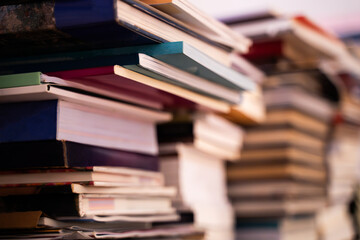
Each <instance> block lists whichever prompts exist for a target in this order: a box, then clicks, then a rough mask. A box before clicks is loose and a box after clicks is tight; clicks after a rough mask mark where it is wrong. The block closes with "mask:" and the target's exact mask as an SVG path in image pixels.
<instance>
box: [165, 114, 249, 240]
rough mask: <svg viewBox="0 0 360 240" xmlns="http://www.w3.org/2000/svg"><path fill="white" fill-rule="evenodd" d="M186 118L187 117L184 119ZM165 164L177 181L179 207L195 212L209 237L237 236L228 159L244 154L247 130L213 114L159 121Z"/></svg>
mask: <svg viewBox="0 0 360 240" xmlns="http://www.w3.org/2000/svg"><path fill="white" fill-rule="evenodd" d="M185 120H187V121H185ZM158 129H159V140H160V142H161V144H160V153H161V157H160V166H161V170H162V172H163V173H164V175H165V183H167V184H168V186H177V187H178V188H179V195H178V196H177V198H176V199H175V200H174V203H175V206H177V209H178V211H179V212H181V213H184V212H188V211H189V209H191V210H192V211H193V214H194V218H195V222H196V224H197V225H198V226H200V227H202V228H203V229H205V234H206V235H205V236H206V239H219V238H221V237H223V238H225V239H232V238H233V226H234V223H233V218H234V216H233V210H232V207H231V205H230V202H229V201H228V199H227V193H226V192H227V189H226V179H225V161H224V160H229V161H232V160H235V159H238V158H239V157H240V151H241V148H242V143H243V131H242V129H241V128H240V127H239V126H237V125H236V124H233V123H231V122H229V121H228V120H226V119H224V118H223V117H221V116H218V115H215V114H213V113H202V114H199V113H198V114H196V115H195V116H188V117H186V118H183V120H182V121H179V120H178V122H172V123H166V124H163V125H159V127H158Z"/></svg>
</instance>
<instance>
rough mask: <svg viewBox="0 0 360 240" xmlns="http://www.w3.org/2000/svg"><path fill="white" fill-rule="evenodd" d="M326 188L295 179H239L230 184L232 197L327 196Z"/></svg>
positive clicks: (229, 188)
mask: <svg viewBox="0 0 360 240" xmlns="http://www.w3.org/2000/svg"><path fill="white" fill-rule="evenodd" d="M325 191H326V189H325V188H324V187H322V186H317V185H314V184H311V183H306V182H301V181H293V180H271V181H270V180H266V179H265V180H258V181H253V182H251V181H239V182H234V183H231V184H230V185H229V186H228V193H229V197H230V198H232V199H237V198H240V199H246V198H249V199H274V198H281V197H286V196H289V197H304V196H307V197H312V196H325Z"/></svg>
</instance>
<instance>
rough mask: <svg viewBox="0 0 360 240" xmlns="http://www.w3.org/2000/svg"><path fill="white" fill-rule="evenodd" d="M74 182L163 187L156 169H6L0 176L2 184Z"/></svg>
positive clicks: (162, 181) (97, 167)
mask: <svg viewBox="0 0 360 240" xmlns="http://www.w3.org/2000/svg"><path fill="white" fill-rule="evenodd" d="M73 182H80V183H81V182H91V183H92V184H93V185H95V186H97V185H100V186H112V185H113V186H163V183H164V179H163V176H162V175H161V173H158V172H153V171H145V170H139V169H131V168H125V167H101V166H95V167H87V168H78V169H63V168H59V169H33V170H22V171H5V172H2V175H1V177H0V185H2V186H4V187H5V186H17V185H18V186H27V185H47V184H48V185H51V184H55V183H58V184H65V185H66V183H73ZM97 183H99V184H97ZM106 183H108V184H106Z"/></svg>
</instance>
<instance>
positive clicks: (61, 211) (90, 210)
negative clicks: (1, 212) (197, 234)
mask: <svg viewBox="0 0 360 240" xmlns="http://www.w3.org/2000/svg"><path fill="white" fill-rule="evenodd" d="M2 199H3V201H4V204H5V206H6V207H7V208H8V209H15V210H16V211H42V212H44V213H45V214H47V215H48V216H53V217H71V216H75V217H76V216H78V217H86V216H94V215H100V216H101V215H108V216H109V215H125V216H126V215H155V214H159V215H161V214H172V213H174V209H173V208H172V207H171V200H170V198H161V197H128V196H121V195H120V196H119V195H111V194H61V193H58V194H46V195H21V196H7V197H3V198H2ZM54 206H57V207H54Z"/></svg>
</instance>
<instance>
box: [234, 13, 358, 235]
mask: <svg viewBox="0 0 360 240" xmlns="http://www.w3.org/2000/svg"><path fill="white" fill-rule="evenodd" d="M227 23H228V24H229V25H230V26H231V27H232V28H233V29H234V30H236V31H238V32H239V33H242V34H244V35H246V36H248V37H250V38H251V39H252V40H253V41H254V45H253V46H252V47H251V48H250V50H249V52H248V53H247V54H245V55H244V57H246V58H247V59H249V60H251V61H252V62H253V63H254V64H255V65H257V66H258V67H259V68H261V69H262V70H263V71H265V73H266V74H267V76H268V79H267V80H266V81H265V82H264V84H263V90H264V101H265V104H266V107H267V116H266V120H265V122H264V124H262V125H261V126H259V127H254V128H248V129H247V130H246V137H245V139H244V150H243V152H242V155H241V159H240V160H239V161H238V162H236V163H234V164H229V167H228V170H227V171H228V180H229V196H230V198H231V199H233V203H234V208H235V212H236V214H237V217H238V222H239V224H237V227H238V228H237V229H238V230H237V234H238V236H239V237H243V239H254V238H256V239H261V238H266V235H265V234H264V232H270V233H272V234H274V235H272V236H273V237H274V239H279V238H280V239H282V238H289V239H290V238H292V237H294V238H295V237H296V238H299V239H300V238H302V239H304V238H306V239H316V238H317V233H316V231H317V227H319V226H322V225H324V223H323V222H321V221H320V220H319V219H324V218H322V217H320V216H321V214H324V213H319V217H316V216H317V212H318V211H319V210H320V209H325V210H326V208H325V207H326V206H327V205H328V204H329V201H328V195H327V189H328V176H330V175H329V174H330V172H331V171H328V169H329V168H328V165H327V156H328V155H327V149H328V146H329V140H330V138H329V137H330V136H331V133H332V128H331V127H332V121H333V118H334V116H335V112H336V111H335V110H336V108H337V106H338V103H339V100H340V96H339V90H338V87H337V81H334V79H333V78H331V77H330V76H329V75H328V74H327V72H326V71H325V70H324V69H323V67H322V65H321V62H322V61H330V60H331V61H337V62H338V63H339V64H340V65H342V67H343V68H345V69H346V68H347V67H349V66H350V65H346V64H345V62H347V63H349V62H352V63H354V62H353V58H351V57H350V55H349V53H348V52H347V49H346V47H345V45H344V44H343V43H342V42H341V41H340V40H338V39H337V38H336V37H334V36H333V35H331V34H329V33H327V32H326V31H324V30H322V29H321V28H320V27H318V26H317V25H316V24H315V23H313V22H311V21H310V20H309V19H307V18H306V17H303V16H297V17H294V18H289V17H284V16H280V15H277V14H274V13H271V12H268V11H266V12H261V13H256V14H253V15H247V16H244V17H240V18H237V19H229V20H227ZM344 59H347V60H346V61H345V60H344ZM349 59H352V60H349ZM348 60H349V61H348ZM345 65H346V66H345ZM325 210H324V211H325ZM343 216H346V214H344V215H343ZM266 218H268V219H267V220H266ZM249 221H250V222H251V224H249ZM260 229H261V231H259V230H260Z"/></svg>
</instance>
